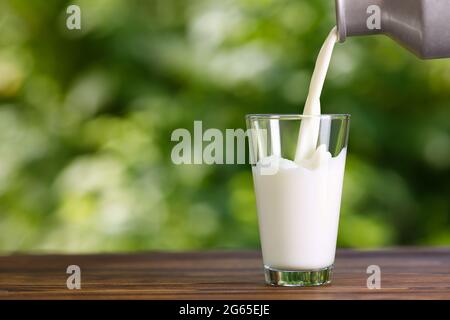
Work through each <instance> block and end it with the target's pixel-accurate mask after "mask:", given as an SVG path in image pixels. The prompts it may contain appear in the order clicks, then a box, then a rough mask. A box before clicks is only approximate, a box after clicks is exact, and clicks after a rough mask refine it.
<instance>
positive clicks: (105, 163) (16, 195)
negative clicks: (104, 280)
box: [0, 0, 450, 253]
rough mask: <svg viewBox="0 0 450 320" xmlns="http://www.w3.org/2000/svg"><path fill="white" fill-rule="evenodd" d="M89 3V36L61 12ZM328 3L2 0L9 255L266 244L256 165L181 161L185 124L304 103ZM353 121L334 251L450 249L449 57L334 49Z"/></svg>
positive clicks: (2, 137) (3, 184) (234, 120)
mask: <svg viewBox="0 0 450 320" xmlns="http://www.w3.org/2000/svg"><path fill="white" fill-rule="evenodd" d="M69 4H77V5H79V6H80V7H81V15H82V16H81V27H82V29H81V30H67V28H66V18H67V17H68V15H67V14H66V8H67V6H68V5H69ZM334 23H335V16H334V1H332V0H320V1H318V0H316V1H306V0H80V1H56V0H40V1H38V0H33V1H29V0H10V1H8V0H3V1H1V2H0V158H1V161H0V252H2V253H8V252H15V251H35V252H44V251H45V252H48V251H61V252H96V251H124V250H127V251H134V250H188V249H206V248H256V247H258V246H259V240H258V230H257V220H256V207H255V199H254V193H253V185H252V179H251V170H250V166H249V165H213V166H207V165H180V166H176V165H174V164H172V162H171V160H170V152H171V149H172V147H173V146H174V145H175V142H171V141H170V135H171V133H172V131H173V130H174V129H176V128H188V129H189V130H192V127H193V121H194V120H203V127H204V128H219V129H221V130H225V128H244V127H245V122H244V116H245V114H247V113H298V112H300V111H301V110H302V107H303V103H304V101H305V98H306V93H307V89H308V85H309V79H310V76H311V73H312V70H313V66H314V62H315V59H316V55H317V53H318V51H319V48H320V46H321V45H322V43H323V41H324V39H325V37H326V35H327V34H328V32H329V30H330V29H331V27H332V26H333V25H334ZM322 109H323V112H324V113H351V114H352V125H351V133H350V138H349V139H350V140H349V141H350V145H349V154H348V161H347V169H346V177H345V184H344V196H343V202H342V209H341V220H340V230H339V240H338V244H339V246H341V247H379V246H387V245H419V244H420V245H449V244H450V59H447V60H445V59H441V60H435V61H422V60H419V59H417V58H416V57H415V56H413V55H412V54H411V53H409V52H407V51H406V50H404V49H403V48H401V47H400V46H398V45H397V44H395V43H394V42H393V41H392V40H390V39H388V38H387V37H383V36H377V37H366V38H350V39H348V40H347V41H346V42H345V43H344V44H338V45H337V46H336V49H335V52H334V55H333V59H332V62H331V66H330V70H329V74H328V78H327V81H326V83H325V88H324V92H323V95H322Z"/></svg>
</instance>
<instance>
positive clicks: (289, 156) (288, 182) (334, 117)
mask: <svg viewBox="0 0 450 320" xmlns="http://www.w3.org/2000/svg"><path fill="white" fill-rule="evenodd" d="M349 120H350V116H349V115H347V114H324V115H317V116H305V115H297V114H294V115H281V114H278V115H277V114H250V115H247V116H246V122H247V129H248V136H249V149H250V161H251V164H252V172H253V182H254V187H255V193H256V202H257V212H258V224H259V232H260V240H261V248H262V255H263V263H264V272H265V279H266V282H267V283H268V284H270V285H281V286H317V285H323V284H327V283H330V282H331V274H332V269H333V265H334V256H335V251H336V239H337V232H338V223H339V211H340V203H341V193H342V183H343V178H344V167H345V158H346V152H347V141H348V131H349Z"/></svg>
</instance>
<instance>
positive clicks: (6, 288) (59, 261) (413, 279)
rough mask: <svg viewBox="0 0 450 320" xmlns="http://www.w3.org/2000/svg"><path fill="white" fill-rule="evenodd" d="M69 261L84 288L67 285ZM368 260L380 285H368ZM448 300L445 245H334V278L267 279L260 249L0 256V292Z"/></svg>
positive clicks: (6, 295) (449, 254)
mask: <svg viewBox="0 0 450 320" xmlns="http://www.w3.org/2000/svg"><path fill="white" fill-rule="evenodd" d="M69 265H78V266H79V267H80V268H81V289H80V290H69V289H67V286H66V280H67V277H68V276H69V274H66V269H67V267H68V266H69ZM369 265H378V266H379V267H380V268H381V289H368V288H367V286H366V282H367V278H368V277H369V274H367V273H366V270H367V267H368V266H369ZM80 298H82V299H450V249H449V248H398V249H387V250H378V251H356V250H338V252H337V256H336V267H335V272H334V278H333V283H332V284H331V285H328V286H323V287H310V288H282V287H270V286H266V285H265V284H264V279H263V272H262V268H261V257H260V254H259V252H255V251H246V252H243V251H240V252H229V251H223V252H190V253H158V252H157V253H140V254H100V255H97V254H96V255H11V256H4V257H0V299H80Z"/></svg>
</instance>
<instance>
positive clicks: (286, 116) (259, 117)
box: [245, 113, 351, 120]
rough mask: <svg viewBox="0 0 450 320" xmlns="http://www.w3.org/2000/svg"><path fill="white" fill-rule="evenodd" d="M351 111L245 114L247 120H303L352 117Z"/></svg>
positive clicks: (346, 118) (345, 118)
mask: <svg viewBox="0 0 450 320" xmlns="http://www.w3.org/2000/svg"><path fill="white" fill-rule="evenodd" d="M350 116H351V115H350V114H349V113H336V114H318V115H303V114H295V113H292V114H281V113H278V114H277V113H267V114H263V113H254V114H247V115H245V119H247V120H267V119H278V120H301V119H331V120H335V119H338V120H339V119H341V120H348V119H350Z"/></svg>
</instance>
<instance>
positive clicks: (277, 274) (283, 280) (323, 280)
mask: <svg viewBox="0 0 450 320" xmlns="http://www.w3.org/2000/svg"><path fill="white" fill-rule="evenodd" d="M332 271H333V265H331V266H329V267H326V268H322V269H315V270H301V271H292V270H280V269H275V268H271V267H268V266H264V275H265V278H266V283H267V284H270V285H272V286H285V287H311V286H321V285H324V284H328V283H330V282H331V274H332Z"/></svg>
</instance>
